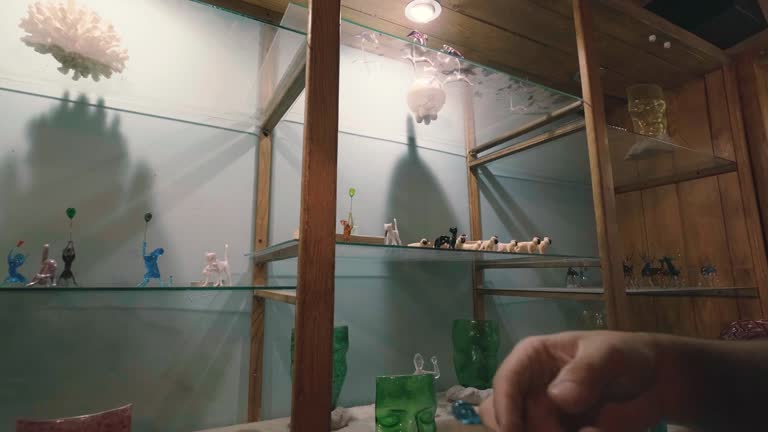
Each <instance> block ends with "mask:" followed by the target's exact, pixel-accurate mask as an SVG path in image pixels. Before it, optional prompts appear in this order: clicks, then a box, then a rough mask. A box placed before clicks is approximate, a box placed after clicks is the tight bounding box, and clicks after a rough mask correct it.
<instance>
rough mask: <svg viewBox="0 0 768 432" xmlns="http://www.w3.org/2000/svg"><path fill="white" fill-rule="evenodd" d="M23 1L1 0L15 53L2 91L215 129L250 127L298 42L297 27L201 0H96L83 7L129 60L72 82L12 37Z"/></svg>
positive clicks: (1, 67) (0, 42)
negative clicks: (110, 28)
mask: <svg viewBox="0 0 768 432" xmlns="http://www.w3.org/2000/svg"><path fill="white" fill-rule="evenodd" d="M28 4H29V2H28V1H26V0H8V1H6V2H4V3H3V6H4V11H3V12H4V13H3V14H2V16H0V34H2V35H4V36H6V37H4V38H2V39H0V51H2V52H4V53H5V54H6V55H8V57H9V58H14V59H15V60H14V61H13V62H3V63H2V64H0V90H3V91H9V92H16V93H22V94H27V95H35V96H42V97H47V98H53V99H57V100H61V101H66V102H70V103H72V104H73V106H77V105H84V106H92V107H99V108H106V109H109V110H115V111H118V112H127V113H133V114H141V115H146V116H150V117H156V118H162V119H170V120H176V121H180V122H183V123H192V124H198V125H204V126H210V127H213V128H217V129H225V130H233V131H238V132H246V133H254V134H256V133H258V132H259V126H260V125H261V123H262V120H263V116H264V111H265V107H266V105H267V103H268V101H269V96H270V94H271V92H272V90H273V89H272V88H270V87H269V86H270V84H271V83H272V82H273V81H272V80H271V79H270V77H273V76H275V75H278V74H281V73H283V72H284V71H285V69H286V64H287V63H286V62H287V61H289V60H290V59H291V58H292V56H293V54H294V53H296V52H299V51H301V50H302V49H303V47H305V46H306V35H305V34H303V33H302V32H298V31H296V30H293V29H288V28H285V27H281V26H277V25H273V24H268V23H265V22H262V21H259V20H257V19H255V18H251V17H247V16H244V15H242V14H238V13H235V12H231V11H229V10H227V9H224V8H221V7H215V6H212V5H210V4H207V3H204V2H198V1H189V0H136V1H133V2H124V1H121V0H100V1H99V2H90V4H89V7H92V8H93V9H94V11H95V12H96V13H99V14H100V15H101V16H102V17H103V18H104V20H105V21H107V22H109V23H111V24H112V25H114V28H115V29H116V31H117V32H118V34H119V35H120V38H121V46H122V48H124V49H125V50H127V53H128V56H129V59H128V60H127V62H126V64H125V70H124V71H123V72H122V73H118V74H115V75H113V76H112V77H111V78H109V79H106V78H103V79H101V80H100V81H99V82H94V81H93V80H91V79H90V78H81V79H79V80H78V81H74V80H73V79H72V72H70V73H69V75H68V76H67V75H63V74H61V73H59V71H57V67H58V66H59V64H58V62H57V61H55V60H54V59H53V58H52V57H51V56H50V55H41V54H39V53H37V52H35V51H34V50H33V49H32V48H30V47H27V46H26V45H25V44H24V43H23V42H22V41H21V40H20V38H21V37H23V36H24V34H25V33H24V31H23V30H22V29H20V28H19V21H20V20H21V19H22V17H24V16H26V14H27V6H28ZM148 11H149V12H148ZM169 23H172V25H170V24H169ZM147 28H156V29H162V31H159V32H158V31H154V32H147V31H146V29H147ZM269 41H273V43H272V45H270V46H264V45H266V44H267V43H269ZM277 42H280V43H279V44H278V43H277ZM148 46H151V47H153V48H154V49H147V47H148ZM267 48H269V49H267ZM212 63H215V64H216V67H211V64H212Z"/></svg>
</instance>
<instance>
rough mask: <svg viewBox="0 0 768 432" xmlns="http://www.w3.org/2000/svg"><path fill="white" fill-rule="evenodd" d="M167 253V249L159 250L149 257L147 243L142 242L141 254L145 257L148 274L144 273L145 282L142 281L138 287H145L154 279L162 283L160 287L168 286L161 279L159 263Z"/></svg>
mask: <svg viewBox="0 0 768 432" xmlns="http://www.w3.org/2000/svg"><path fill="white" fill-rule="evenodd" d="M164 253H165V249H163V248H157V249H155V250H153V251H152V253H150V254H149V255H147V242H146V241H145V242H142V244H141V254H142V255H143V256H144V268H146V270H147V272H146V273H144V280H142V281H141V283H139V284H138V285H136V286H137V287H141V288H143V287H145V286H147V284H148V283H149V281H150V280H152V279H157V280H158V282H159V283H160V286H166V285H165V283H164V282H163V280H162V279H161V277H160V267H159V265H158V263H157V260H158V259H159V258H160V256H161V255H163V254H164Z"/></svg>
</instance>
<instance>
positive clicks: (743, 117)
mask: <svg viewBox="0 0 768 432" xmlns="http://www.w3.org/2000/svg"><path fill="white" fill-rule="evenodd" d="M750 63H751V60H749V59H748V58H747V57H741V58H740V59H739V60H738V62H737V64H736V65H729V66H726V67H725V68H723V79H724V82H725V91H726V96H727V99H728V101H727V103H728V113H729V115H730V117H731V131H732V134H733V148H734V154H735V155H736V163H737V164H738V166H739V173H738V178H739V185H740V189H741V195H742V205H743V207H744V216H745V218H746V222H747V232H748V239H749V245H750V249H751V251H752V262H753V272H754V278H755V282H757V287H758V291H759V293H760V314H761V315H760V316H761V317H764V316H765V313H766V312H768V260H766V250H765V227H766V225H765V224H764V223H763V221H762V218H761V206H762V205H764V203H765V201H762V200H761V199H760V187H756V184H755V182H756V181H760V179H761V178H760V177H758V176H756V175H754V174H755V171H756V170H757V169H759V167H761V166H763V167H764V166H765V165H768V160H765V159H762V160H760V159H761V158H765V156H766V153H765V151H764V148H763V147H765V146H766V142H765V137H766V133H765V127H766V124H765V118H766V117H763V116H762V111H761V109H760V105H761V102H760V100H761V99H762V100H763V101H766V102H768V98H762V97H761V96H759V95H758V96H757V97H756V91H755V87H754V86H755V77H754V74H755V72H756V70H755V69H754V66H753V65H751V64H750ZM740 92H742V93H746V98H743V97H742V94H740ZM764 96H765V95H764ZM747 138H749V141H748V140H747ZM753 140H754V141H753ZM755 146H757V147H758V148H757V149H756V150H754V147H755ZM762 177H765V173H763V175H762ZM763 180H765V179H763ZM758 186H761V187H763V188H765V187H766V186H768V185H765V184H762V185H758ZM754 197H757V198H758V199H757V200H756V199H755V198H754ZM741 307H742V312H741V313H742V317H747V315H748V316H749V317H753V316H754V315H755V314H756V313H758V311H757V310H756V308H755V307H754V305H753V304H749V303H745V302H743V304H742V305H741Z"/></svg>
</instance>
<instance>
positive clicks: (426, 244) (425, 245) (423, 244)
mask: <svg viewBox="0 0 768 432" xmlns="http://www.w3.org/2000/svg"><path fill="white" fill-rule="evenodd" d="M408 246H410V247H420V248H428V247H432V244H431V243H430V242H429V240H427V239H425V238H423V239H421V241H419V242H418V243H409V244H408Z"/></svg>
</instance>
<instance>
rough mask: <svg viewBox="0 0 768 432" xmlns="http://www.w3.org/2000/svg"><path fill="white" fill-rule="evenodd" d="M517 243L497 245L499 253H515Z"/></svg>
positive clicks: (515, 241) (512, 241)
mask: <svg viewBox="0 0 768 432" xmlns="http://www.w3.org/2000/svg"><path fill="white" fill-rule="evenodd" d="M517 243H518V242H517V240H510V241H509V243H499V252H508V253H514V252H517Z"/></svg>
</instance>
